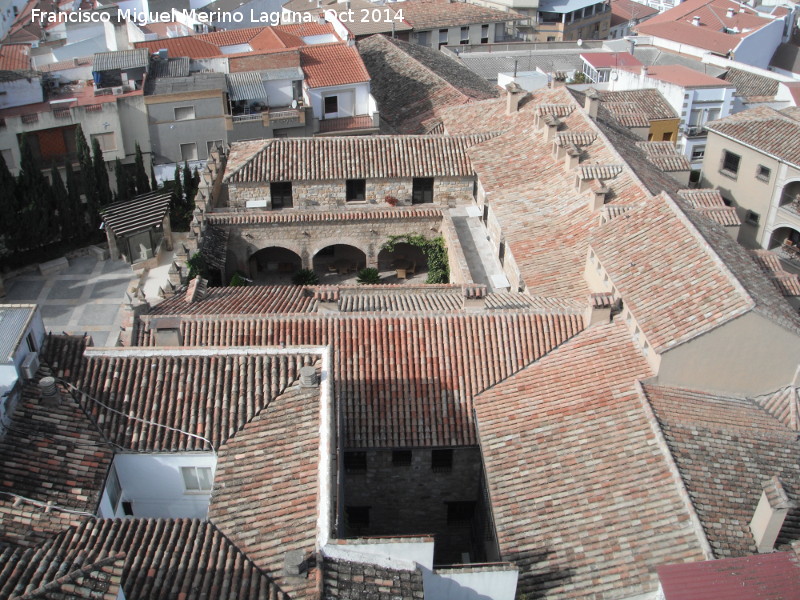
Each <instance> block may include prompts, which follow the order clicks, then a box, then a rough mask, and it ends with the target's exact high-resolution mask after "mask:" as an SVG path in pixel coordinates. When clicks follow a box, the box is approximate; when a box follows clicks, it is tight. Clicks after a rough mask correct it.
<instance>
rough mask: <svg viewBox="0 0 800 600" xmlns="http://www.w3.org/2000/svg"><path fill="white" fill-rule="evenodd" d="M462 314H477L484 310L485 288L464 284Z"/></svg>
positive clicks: (483, 286)
mask: <svg viewBox="0 0 800 600" xmlns="http://www.w3.org/2000/svg"><path fill="white" fill-rule="evenodd" d="M463 299H464V312H477V311H479V310H483V309H484V308H486V286H485V285H478V284H466V285H465V286H464V288H463Z"/></svg>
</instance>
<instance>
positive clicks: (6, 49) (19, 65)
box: [0, 44, 31, 71]
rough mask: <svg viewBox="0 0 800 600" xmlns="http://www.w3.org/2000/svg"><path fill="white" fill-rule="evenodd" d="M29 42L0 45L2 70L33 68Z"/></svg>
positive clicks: (0, 67) (0, 69)
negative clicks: (29, 54)
mask: <svg viewBox="0 0 800 600" xmlns="http://www.w3.org/2000/svg"><path fill="white" fill-rule="evenodd" d="M30 49H31V47H30V46H29V45H27V44H4V45H0V71H27V70H29V69H30V68H31V59H30V57H29V56H28V53H29V52H30Z"/></svg>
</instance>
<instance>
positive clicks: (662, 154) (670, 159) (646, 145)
mask: <svg viewBox="0 0 800 600" xmlns="http://www.w3.org/2000/svg"><path fill="white" fill-rule="evenodd" d="M636 145H637V146H638V147H639V148H641V149H642V150H643V151H644V153H645V155H646V156H647V160H649V161H650V162H651V163H653V164H654V165H655V166H656V167H658V168H659V169H661V170H662V171H664V172H665V173H673V172H675V171H689V170H691V164H690V163H689V159H688V158H686V157H685V156H684V155H683V154H680V153H679V152H678V150H677V148H676V147H675V144H673V143H672V142H637V143H636Z"/></svg>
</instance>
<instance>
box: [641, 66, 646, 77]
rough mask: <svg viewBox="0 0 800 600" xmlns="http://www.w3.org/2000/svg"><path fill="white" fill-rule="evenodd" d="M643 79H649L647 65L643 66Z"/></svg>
mask: <svg viewBox="0 0 800 600" xmlns="http://www.w3.org/2000/svg"><path fill="white" fill-rule="evenodd" d="M642 77H647V65H642Z"/></svg>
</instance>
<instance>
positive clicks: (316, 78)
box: [300, 43, 369, 88]
mask: <svg viewBox="0 0 800 600" xmlns="http://www.w3.org/2000/svg"><path fill="white" fill-rule="evenodd" d="M300 66H301V67H302V69H303V73H305V75H306V84H308V86H309V87H312V88H319V87H329V86H334V85H347V84H350V83H364V82H367V81H369V73H368V72H367V69H366V67H365V66H364V63H363V62H362V60H361V56H360V55H359V54H358V50H356V48H355V47H353V46H348V45H347V44H341V43H336V44H317V45H314V46H304V47H302V48H300Z"/></svg>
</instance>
